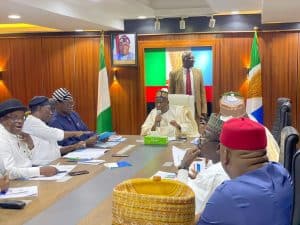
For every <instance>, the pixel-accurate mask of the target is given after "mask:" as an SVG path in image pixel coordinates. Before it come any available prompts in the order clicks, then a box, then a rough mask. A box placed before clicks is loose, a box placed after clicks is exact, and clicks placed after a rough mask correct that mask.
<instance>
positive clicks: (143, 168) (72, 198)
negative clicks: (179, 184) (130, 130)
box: [0, 135, 193, 225]
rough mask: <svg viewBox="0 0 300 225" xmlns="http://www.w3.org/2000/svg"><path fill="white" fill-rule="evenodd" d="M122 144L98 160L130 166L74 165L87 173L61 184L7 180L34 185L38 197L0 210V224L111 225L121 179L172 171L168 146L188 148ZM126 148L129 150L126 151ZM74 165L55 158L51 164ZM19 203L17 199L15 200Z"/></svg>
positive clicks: (133, 140) (137, 140)
mask: <svg viewBox="0 0 300 225" xmlns="http://www.w3.org/2000/svg"><path fill="white" fill-rule="evenodd" d="M124 137H126V138H127V140H126V141H124V142H121V143H120V144H118V145H117V146H116V147H114V148H112V149H110V150H109V151H108V152H106V153H105V155H104V156H102V157H101V158H100V159H104V160H106V162H117V161H121V160H125V161H127V162H129V163H130V164H132V166H130V167H122V168H115V169H109V168H107V167H105V166H104V165H103V164H100V165H96V166H95V165H83V164H78V165H77V166H76V168H75V169H73V171H78V170H88V171H89V174H84V175H79V176H74V177H72V178H71V179H69V180H68V181H65V182H56V181H29V180H16V181H11V183H10V186H11V187H23V186H33V185H36V186H38V196H37V197H29V198H22V200H26V199H27V200H31V202H30V203H29V204H27V205H26V206H25V208H24V209H22V210H11V209H0V225H19V224H25V225H54V224H57V225H60V224H63V225H69V224H70V225H71V224H79V225H93V224H95V225H96V224H97V225H110V224H112V210H111V208H112V191H113V188H114V187H115V186H116V185H117V184H119V183H121V182H122V181H124V180H127V179H130V178H149V177H151V176H152V175H154V174H155V173H156V172H157V171H159V170H161V171H166V172H176V171H177V169H176V168H175V167H174V166H171V167H166V166H163V164H164V163H165V162H172V161H173V158H172V150H171V149H172V146H173V145H175V146H177V147H179V148H191V147H193V145H192V144H191V143H190V140H179V141H172V142H169V144H168V145H167V146H159V145H144V144H143V143H142V140H143V138H142V137H141V136H135V135H129V136H124ZM128 146H130V147H131V148H130V149H129V148H128ZM124 149H129V150H128V151H127V152H126V154H128V155H129V156H128V157H126V158H119V157H112V154H113V153H117V152H120V151H124ZM57 162H60V163H61V164H74V165H75V164H76V163H71V162H67V160H66V159H63V158H61V159H59V160H57V161H55V162H54V163H53V164H56V163H57ZM18 200H19V199H18Z"/></svg>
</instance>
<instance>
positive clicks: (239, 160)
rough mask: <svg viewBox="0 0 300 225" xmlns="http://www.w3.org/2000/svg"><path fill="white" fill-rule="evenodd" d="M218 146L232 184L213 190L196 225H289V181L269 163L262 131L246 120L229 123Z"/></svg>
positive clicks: (277, 168)
mask: <svg viewBox="0 0 300 225" xmlns="http://www.w3.org/2000/svg"><path fill="white" fill-rule="evenodd" d="M220 142H221V145H220V158H221V163H222V167H223V168H224V170H225V171H226V173H227V174H228V176H229V177H230V179H231V180H228V181H225V182H224V183H222V184H221V185H220V186H219V187H218V188H217V189H216V190H215V192H214V193H213V195H212V196H211V198H210V199H209V200H208V202H207V204H206V207H205V209H204V212H203V214H202V215H201V217H200V220H199V222H198V225H208V224H214V225H221V224H222V225H224V224H230V225H241V224H243V225H253V224H255V225H266V224H272V225H289V224H290V220H291V212H292V199H293V188H292V181H291V178H290V176H289V174H288V172H287V171H286V170H285V169H284V168H283V167H282V166H281V165H280V164H278V163H275V162H269V161H268V157H267V155H266V146H267V137H266V132H265V129H264V127H263V126H261V125H260V124H258V123H257V122H254V121H252V120H250V119H248V118H233V119H230V120H228V121H227V122H225V123H224V124H223V127H222V132H221V135H220ZM224 206H225V207H224Z"/></svg>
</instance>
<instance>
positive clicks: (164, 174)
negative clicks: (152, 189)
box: [152, 171, 176, 180]
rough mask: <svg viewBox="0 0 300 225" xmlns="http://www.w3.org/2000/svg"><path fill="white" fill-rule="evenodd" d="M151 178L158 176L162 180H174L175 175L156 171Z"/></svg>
mask: <svg viewBox="0 0 300 225" xmlns="http://www.w3.org/2000/svg"><path fill="white" fill-rule="evenodd" d="M153 176H160V177H161V178H162V179H169V180H174V179H175V178H176V173H169V172H164V171H157V172H156V173H155V174H154V175H153ZM153 176H152V177H153Z"/></svg>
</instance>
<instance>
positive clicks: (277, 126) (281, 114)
mask: <svg viewBox="0 0 300 225" xmlns="http://www.w3.org/2000/svg"><path fill="white" fill-rule="evenodd" d="M291 125H292V121H291V100H290V99H289V98H278V99H277V109H276V117H275V121H274V124H273V128H272V134H273V136H274V138H275V140H276V141H277V143H278V145H280V133H281V130H282V129H283V128H284V127H285V126H291Z"/></svg>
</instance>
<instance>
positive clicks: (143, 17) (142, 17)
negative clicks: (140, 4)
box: [137, 16, 147, 20]
mask: <svg viewBox="0 0 300 225" xmlns="http://www.w3.org/2000/svg"><path fill="white" fill-rule="evenodd" d="M137 18H138V19H139V20H143V19H146V18H147V17H146V16H138V17H137Z"/></svg>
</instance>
